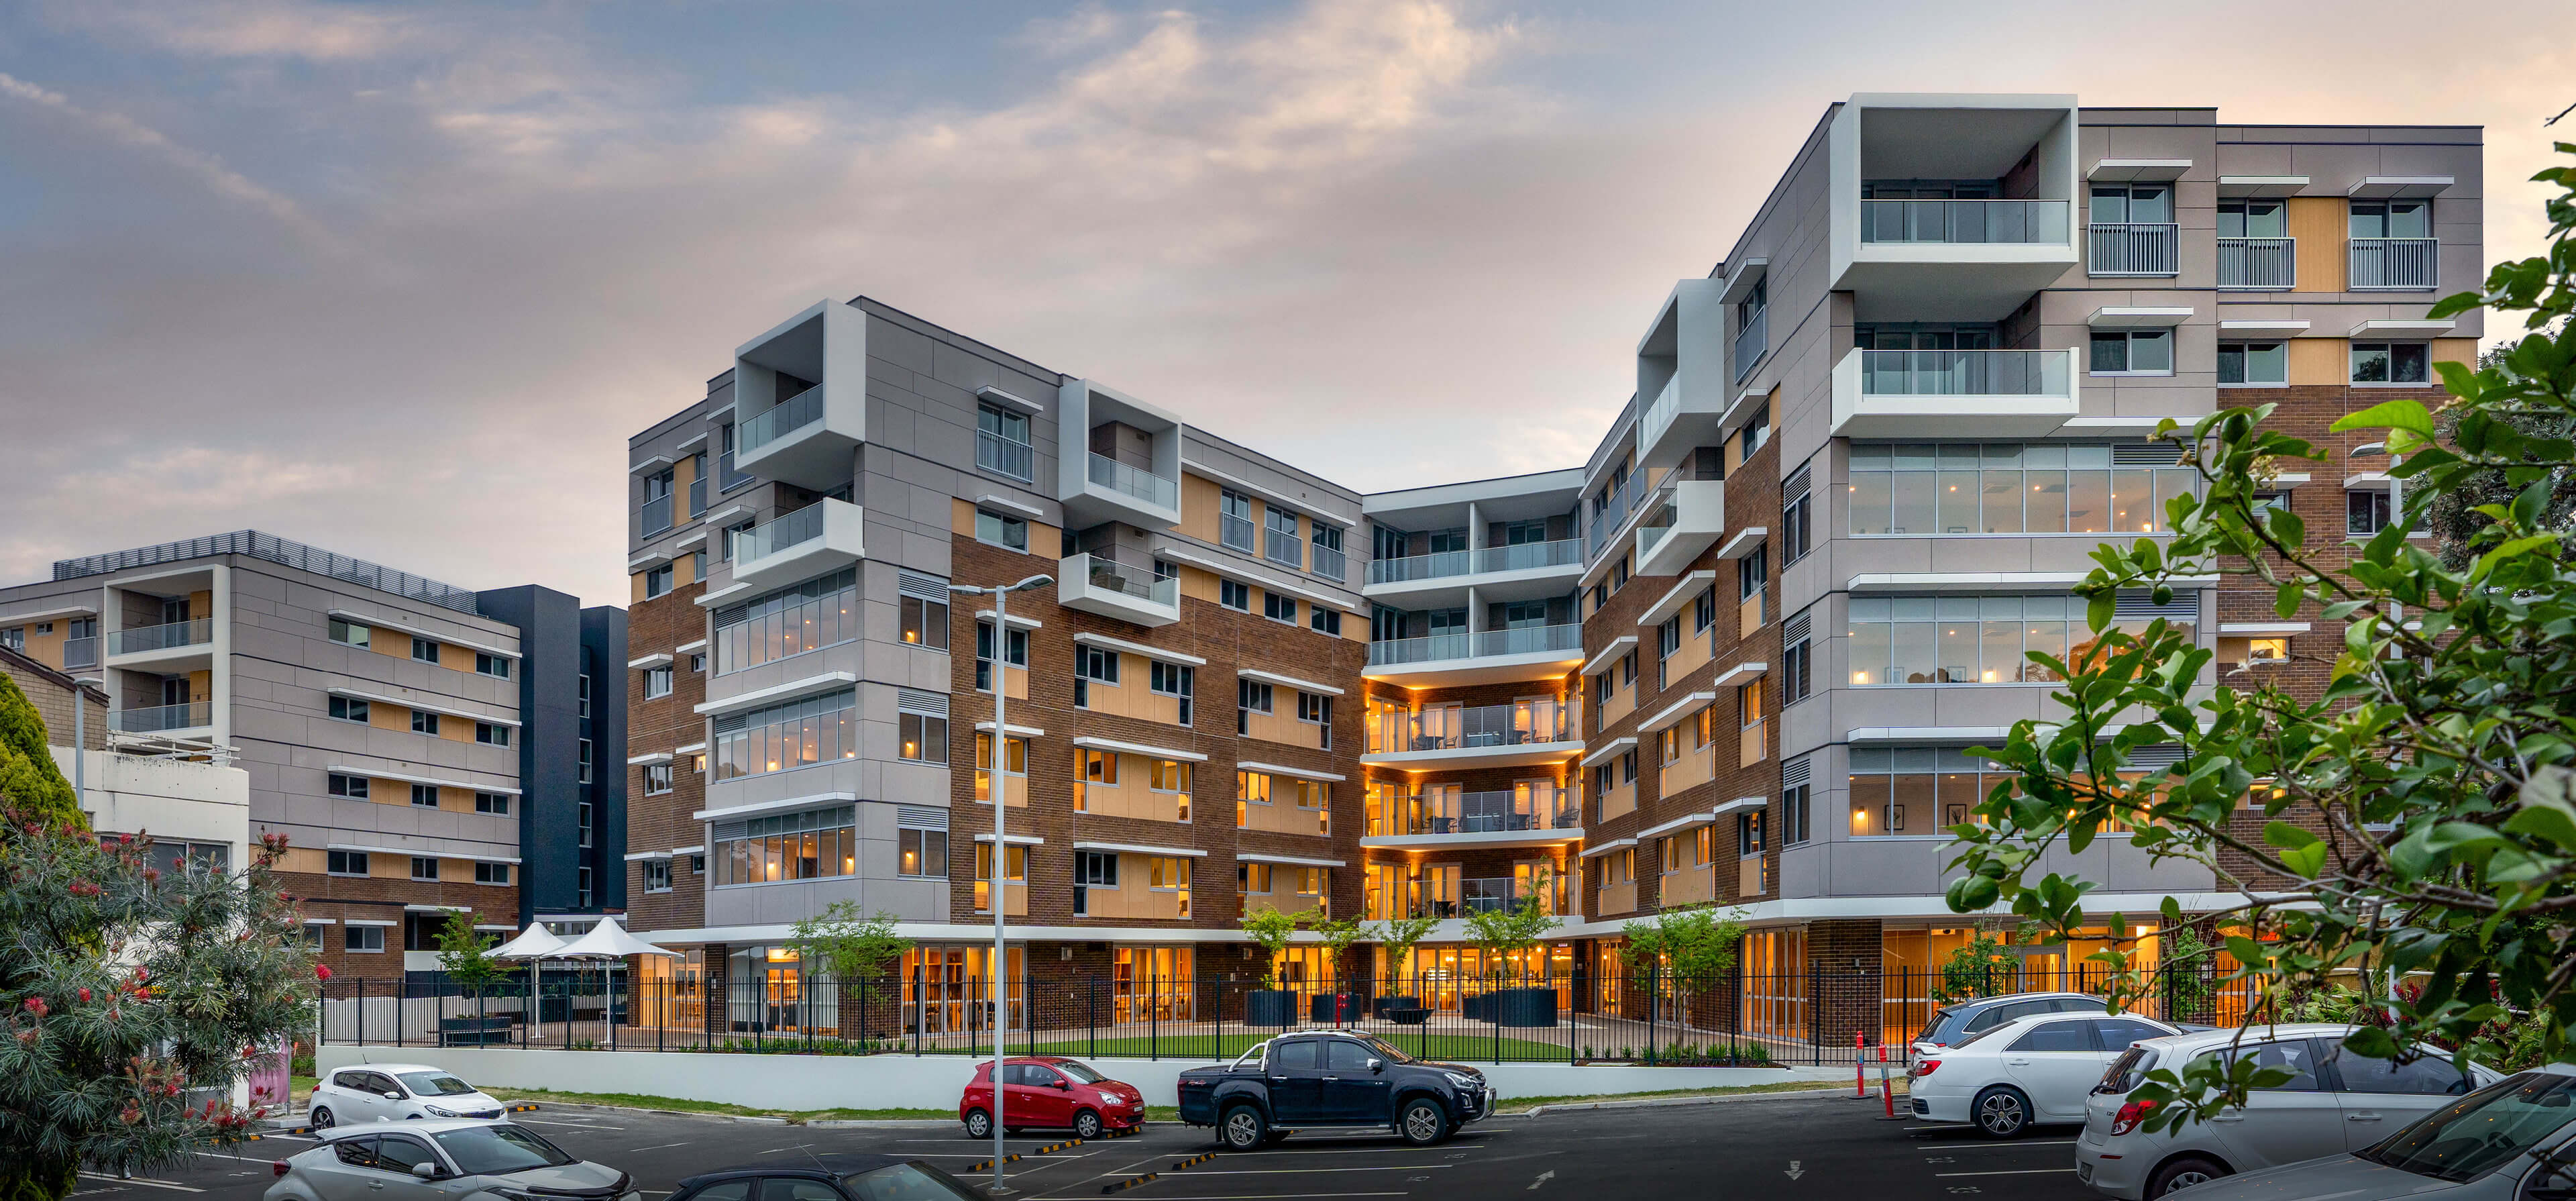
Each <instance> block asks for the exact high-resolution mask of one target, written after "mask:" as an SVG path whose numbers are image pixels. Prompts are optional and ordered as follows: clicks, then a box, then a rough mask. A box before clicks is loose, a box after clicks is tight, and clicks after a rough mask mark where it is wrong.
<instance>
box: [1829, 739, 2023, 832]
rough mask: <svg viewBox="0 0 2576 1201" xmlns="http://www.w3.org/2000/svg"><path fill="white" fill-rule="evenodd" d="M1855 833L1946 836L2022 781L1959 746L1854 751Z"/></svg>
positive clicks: (1852, 799)
mask: <svg viewBox="0 0 2576 1201" xmlns="http://www.w3.org/2000/svg"><path fill="white" fill-rule="evenodd" d="M1850 755H1851V813H1850V818H1849V820H1850V823H1851V824H1850V834H1851V836H1852V837H1854V838H1879V837H1886V836H1892V835H1908V834H1910V835H1922V836H1941V835H1942V831H1943V830H1944V829H1946V828H1947V827H1950V826H1959V825H1966V824H1967V823H1968V822H1970V821H1971V820H1973V818H1972V816H1971V813H1972V811H1973V810H1974V809H1975V808H1976V807H1977V806H1978V805H1979V804H1981V803H1983V802H1984V801H1985V799H1986V796H1987V794H1989V793H1991V792H1993V791H1994V790H1995V789H1996V788H1998V787H2002V786H2005V785H2009V784H2011V783H2012V782H2013V781H2014V780H2015V779H2016V778H2017V777H2016V776H2015V775H2014V774H2013V773H2011V772H2008V771H1999V770H1997V769H1996V765H1994V764H1991V763H1988V762H1986V761H1985V760H1983V759H1979V758H1975V757H1973V756H1971V755H1969V754H1968V753H1967V751H1966V750H1964V749H1962V748H1959V747H1853V748H1852V749H1851V751H1850Z"/></svg>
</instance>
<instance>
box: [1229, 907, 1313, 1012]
mask: <svg viewBox="0 0 2576 1201" xmlns="http://www.w3.org/2000/svg"><path fill="white" fill-rule="evenodd" d="M1298 916H1299V915H1297V914H1293V913H1283V912H1280V911H1279V910H1277V909H1260V910H1255V911H1253V912H1251V913H1247V914H1245V915H1243V933H1244V936H1245V937H1247V938H1249V939H1251V940H1252V945H1254V946H1256V947H1259V948H1261V954H1260V959H1259V961H1258V967H1257V968H1256V970H1255V973H1254V976H1253V989H1252V991H1251V992H1249V993H1246V994H1244V997H1243V1021H1244V1024H1245V1025H1250V1026H1293V1025H1296V1024H1297V994H1296V993H1293V992H1290V991H1288V990H1287V989H1283V988H1280V987H1278V983H1279V953H1280V952H1281V951H1285V950H1287V949H1288V941H1289V940H1290V939H1292V938H1295V937H1296V936H1297V919H1298Z"/></svg>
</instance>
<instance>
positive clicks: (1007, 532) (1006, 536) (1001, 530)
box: [975, 509, 1029, 554]
mask: <svg viewBox="0 0 2576 1201" xmlns="http://www.w3.org/2000/svg"><path fill="white" fill-rule="evenodd" d="M975 540H976V541H978V542H989V543H991V544H993V545H995V546H999V547H1003V548H1005V549H1008V550H1015V551H1019V552H1020V553H1022V554H1026V553H1028V549H1029V523H1027V522H1025V521H1022V520H1020V519H1019V518H1017V517H1004V516H1002V515H1001V514H999V513H987V512H985V511H984V510H982V509H977V510H975Z"/></svg>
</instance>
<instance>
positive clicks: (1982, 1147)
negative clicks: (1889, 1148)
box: [1914, 1138, 2075, 1151]
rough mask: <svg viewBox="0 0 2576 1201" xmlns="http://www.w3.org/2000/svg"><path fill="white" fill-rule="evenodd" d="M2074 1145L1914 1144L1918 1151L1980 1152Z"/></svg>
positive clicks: (2036, 1141) (2055, 1141)
mask: <svg viewBox="0 0 2576 1201" xmlns="http://www.w3.org/2000/svg"><path fill="white" fill-rule="evenodd" d="M2074 1145H2075V1140H2074V1139H2071V1138H2031V1139H2021V1140H2018V1141H2015V1142H2009V1143H1916V1144H1914V1149H1915V1150H1917V1151H1966V1150H1970V1149H1972V1148H1973V1149H1975V1150H1979V1151H2010V1150H2012V1149H2013V1148H2015V1147H2072V1146H2074Z"/></svg>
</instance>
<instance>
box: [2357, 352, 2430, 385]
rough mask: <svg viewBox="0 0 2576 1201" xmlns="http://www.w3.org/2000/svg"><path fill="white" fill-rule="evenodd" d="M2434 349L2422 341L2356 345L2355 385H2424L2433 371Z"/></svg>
mask: <svg viewBox="0 0 2576 1201" xmlns="http://www.w3.org/2000/svg"><path fill="white" fill-rule="evenodd" d="M2432 349H2433V348H2432V347H2431V346H2428V345H2426V344H2424V343H2422V342H2355V343H2353V344H2352V382H2354V383H2356V384H2421V383H2424V382H2426V380H2427V379H2428V378H2429V372H2430V371H2431V370H2432V368H2431V366H2430V365H2429V364H2430V362H2431V359H2432V353H2431V352H2432Z"/></svg>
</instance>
